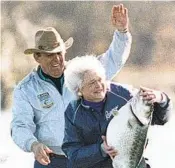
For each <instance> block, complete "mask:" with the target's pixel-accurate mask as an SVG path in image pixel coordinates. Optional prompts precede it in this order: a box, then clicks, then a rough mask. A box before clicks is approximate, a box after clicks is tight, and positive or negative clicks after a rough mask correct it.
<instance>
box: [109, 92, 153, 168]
mask: <svg viewBox="0 0 175 168" xmlns="http://www.w3.org/2000/svg"><path fill="white" fill-rule="evenodd" d="M141 91H142V90H140V91H139V92H138V93H137V94H136V96H134V97H133V98H132V99H131V100H130V101H128V103H127V104H126V105H124V106H123V107H122V108H121V109H120V110H119V111H115V112H114V113H115V115H114V117H113V119H112V120H111V121H110V123H109V125H108V128H107V133H106V138H107V143H108V145H109V146H113V147H114V148H115V149H116V150H117V151H118V155H117V156H115V158H114V159H113V167H114V168H144V165H143V164H142V156H143V151H144V148H145V144H146V141H147V132H148V128H149V126H150V124H151V119H152V114H153V105H150V104H148V103H147V102H146V101H144V100H143V99H142V96H140V92H141Z"/></svg>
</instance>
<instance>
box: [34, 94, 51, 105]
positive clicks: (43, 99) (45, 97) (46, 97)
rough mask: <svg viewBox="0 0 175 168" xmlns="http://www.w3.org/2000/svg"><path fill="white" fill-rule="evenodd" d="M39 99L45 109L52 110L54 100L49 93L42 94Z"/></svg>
mask: <svg viewBox="0 0 175 168" xmlns="http://www.w3.org/2000/svg"><path fill="white" fill-rule="evenodd" d="M37 97H38V99H39V101H40V103H41V106H42V107H43V108H50V107H51V106H52V105H53V100H52V98H51V97H50V95H49V93H48V92H46V93H42V94H40V95H38V96H37Z"/></svg>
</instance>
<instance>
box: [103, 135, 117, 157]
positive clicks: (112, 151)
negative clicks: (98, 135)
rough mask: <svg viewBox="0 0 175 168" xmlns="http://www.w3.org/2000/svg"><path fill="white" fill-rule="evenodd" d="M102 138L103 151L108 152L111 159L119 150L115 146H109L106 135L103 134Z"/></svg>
mask: <svg viewBox="0 0 175 168" xmlns="http://www.w3.org/2000/svg"><path fill="white" fill-rule="evenodd" d="M102 139H103V151H104V152H105V153H106V154H108V155H109V156H110V158H111V159H113V158H114V157H115V156H116V155H117V154H118V152H117V151H116V150H115V149H114V148H113V147H111V146H108V144H107V142H106V137H105V136H102Z"/></svg>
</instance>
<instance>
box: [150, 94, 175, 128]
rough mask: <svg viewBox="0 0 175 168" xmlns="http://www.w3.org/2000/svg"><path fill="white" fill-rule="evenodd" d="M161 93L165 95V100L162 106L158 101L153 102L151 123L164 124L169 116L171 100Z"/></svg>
mask: <svg viewBox="0 0 175 168" xmlns="http://www.w3.org/2000/svg"><path fill="white" fill-rule="evenodd" d="M163 94H164V95H165V96H166V102H165V104H164V105H163V106H162V105H161V104H158V103H155V104H154V112H153V119H152V123H151V124H152V125H154V124H157V125H164V124H165V123H166V122H167V121H168V120H169V118H170V116H171V112H172V106H173V104H172V101H171V100H170V98H169V97H168V96H167V95H166V94H165V93H163Z"/></svg>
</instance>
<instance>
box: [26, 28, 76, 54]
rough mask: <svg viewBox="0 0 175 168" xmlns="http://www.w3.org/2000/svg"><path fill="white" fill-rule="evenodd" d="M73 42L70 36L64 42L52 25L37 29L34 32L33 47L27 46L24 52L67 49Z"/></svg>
mask: <svg viewBox="0 0 175 168" xmlns="http://www.w3.org/2000/svg"><path fill="white" fill-rule="evenodd" d="M72 44H73V38H72V37H70V38H69V39H68V40H67V41H66V42H64V41H63V39H62V38H61V36H60V34H59V33H58V32H57V31H56V29H55V28H53V27H47V28H46V29H41V30H38V31H37V32H36V34H35V48H28V49H26V50H25V51H24V54H33V53H37V52H39V53H48V54H49V53H50V54H51V53H57V52H60V51H62V50H63V49H64V48H65V49H66V50H67V49H68V48H70V47H71V46H72Z"/></svg>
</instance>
